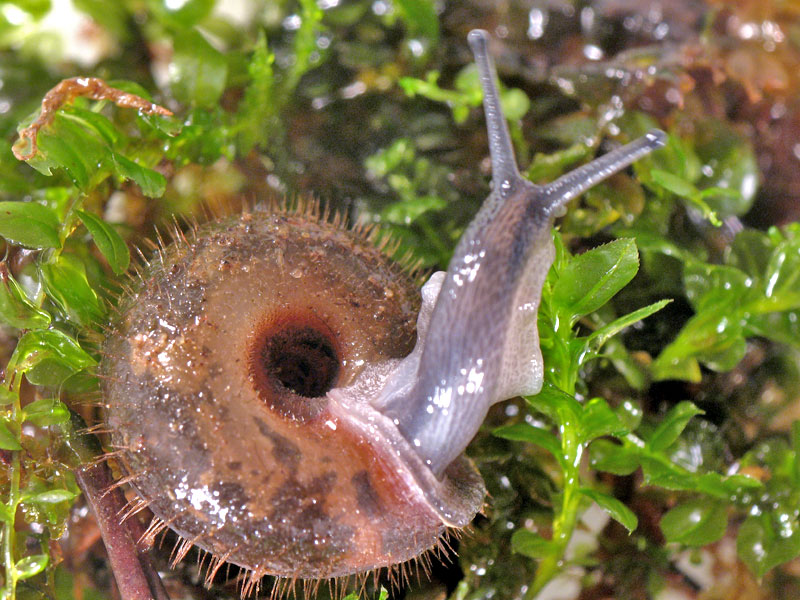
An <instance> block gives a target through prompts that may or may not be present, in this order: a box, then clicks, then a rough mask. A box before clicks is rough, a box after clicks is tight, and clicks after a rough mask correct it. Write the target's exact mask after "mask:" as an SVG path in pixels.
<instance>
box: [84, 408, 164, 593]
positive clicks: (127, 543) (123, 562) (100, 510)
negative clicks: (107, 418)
mask: <svg viewBox="0 0 800 600" xmlns="http://www.w3.org/2000/svg"><path fill="white" fill-rule="evenodd" d="M76 419H80V417H78V416H77V415H75V414H74V413H73V427H74V430H75V431H80V430H81V429H85V424H83V425H82V426H81V425H78V423H76ZM80 423H82V419H81V421H80ZM76 425H78V426H77V427H76ZM69 446H70V447H71V448H72V449H73V450H74V451H75V452H76V454H78V455H79V456H80V458H81V459H82V461H83V462H85V463H88V464H84V465H82V466H79V467H77V468H76V469H75V478H76V480H77V482H78V485H79V486H80V488H81V490H83V493H84V494H85V495H86V499H87V500H88V501H89V504H90V506H91V507H92V511H93V512H94V515H95V518H96V519H97V525H98V527H99V528H100V535H101V536H102V537H103V542H104V543H105V547H106V551H107V552H108V559H109V562H110V563H111V570H112V571H113V573H114V578H115V579H116V582H117V587H118V588H119V593H120V596H121V597H122V600H169V595H168V594H167V591H166V589H165V588H164V584H163V583H162V581H161V578H160V577H159V575H158V571H156V569H155V567H154V566H153V563H152V561H151V560H150V555H149V552H148V549H147V548H145V547H143V546H140V544H139V540H140V539H141V538H142V535H143V534H144V527H143V526H142V524H141V523H140V522H139V520H138V519H136V518H135V516H134V517H130V518H128V519H126V520H125V521H124V522H120V521H121V515H122V514H123V512H124V508H125V505H126V501H125V497H124V496H123V494H122V490H121V489H120V488H118V487H114V488H112V486H113V485H114V480H113V478H112V476H111V471H110V469H109V468H108V465H107V464H106V463H105V462H104V461H100V462H97V458H98V457H99V456H101V455H102V450H101V448H100V445H99V443H98V442H97V439H96V438H95V437H94V436H93V435H91V434H88V433H82V434H76V435H74V436H72V437H71V439H70V442H69ZM87 459H88V460H87Z"/></svg>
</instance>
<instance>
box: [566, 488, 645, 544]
mask: <svg viewBox="0 0 800 600" xmlns="http://www.w3.org/2000/svg"><path fill="white" fill-rule="evenodd" d="M580 492H581V494H583V495H584V496H586V497H587V498H591V499H592V500H593V501H594V502H595V503H597V505H598V506H599V507H600V508H602V509H603V510H604V511H606V512H607V513H608V514H609V515H611V518H612V519H614V520H615V521H617V522H618V523H619V524H620V525H622V526H623V527H624V528H625V529H627V530H628V534H631V533H633V530H634V529H636V527H637V526H638V525H639V519H637V518H636V515H635V514H634V513H633V511H632V510H631V509H630V508H628V507H627V506H625V505H624V504H623V503H622V502H620V501H619V500H617V499H616V498H614V497H613V496H610V495H608V494H604V493H602V492H598V491H595V490H592V489H589V488H581V489H580Z"/></svg>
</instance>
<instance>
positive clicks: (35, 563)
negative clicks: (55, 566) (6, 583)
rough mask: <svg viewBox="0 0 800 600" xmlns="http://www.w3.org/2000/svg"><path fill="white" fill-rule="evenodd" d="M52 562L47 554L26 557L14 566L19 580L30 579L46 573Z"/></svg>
mask: <svg viewBox="0 0 800 600" xmlns="http://www.w3.org/2000/svg"><path fill="white" fill-rule="evenodd" d="M49 562H50V557H49V556H47V554H34V555H33V556H26V557H25V558H23V559H21V560H19V561H17V564H16V565H14V570H15V571H16V572H17V579H18V580H20V581H21V580H23V579H30V578H31V577H33V576H34V575H38V574H39V573H41V572H42V571H44V569H45V567H46V566H47V564H48V563H49Z"/></svg>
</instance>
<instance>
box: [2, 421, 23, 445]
mask: <svg viewBox="0 0 800 600" xmlns="http://www.w3.org/2000/svg"><path fill="white" fill-rule="evenodd" d="M9 425H10V422H9V421H8V420H7V419H5V418H4V417H0V449H3V450H22V446H20V443H19V437H18V436H17V435H15V434H14V433H13V432H12V430H11V428H10V427H9Z"/></svg>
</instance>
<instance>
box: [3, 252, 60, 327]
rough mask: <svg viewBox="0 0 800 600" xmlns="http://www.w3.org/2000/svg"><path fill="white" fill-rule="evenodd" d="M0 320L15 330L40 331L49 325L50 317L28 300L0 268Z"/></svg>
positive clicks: (9, 275)
mask: <svg viewBox="0 0 800 600" xmlns="http://www.w3.org/2000/svg"><path fill="white" fill-rule="evenodd" d="M0 320H2V321H3V322H4V323H6V324H8V325H10V326H11V327H16V328H17V329H42V328H44V327H47V326H48V325H49V324H50V315H49V314H47V313H46V312H45V311H43V310H42V309H40V308H39V307H37V306H35V305H34V304H33V303H32V302H31V301H30V300H28V297H27V296H26V295H25V292H24V291H23V290H22V288H21V287H20V285H19V284H18V283H17V281H16V280H15V279H14V278H13V277H12V276H11V274H10V273H7V272H5V270H4V269H3V267H0Z"/></svg>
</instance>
